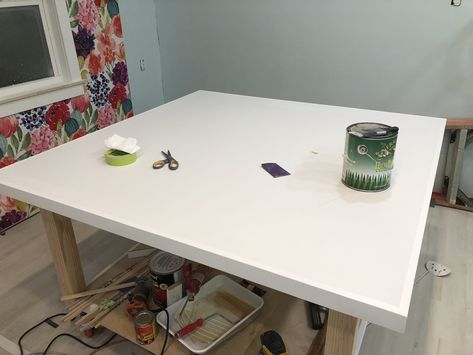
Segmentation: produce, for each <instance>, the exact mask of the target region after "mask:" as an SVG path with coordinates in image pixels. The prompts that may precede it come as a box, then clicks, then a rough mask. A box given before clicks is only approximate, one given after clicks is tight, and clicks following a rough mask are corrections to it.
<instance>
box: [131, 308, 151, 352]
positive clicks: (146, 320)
mask: <svg viewBox="0 0 473 355" xmlns="http://www.w3.org/2000/svg"><path fill="white" fill-rule="evenodd" d="M133 321H134V322H135V333H136V342H137V343H138V344H140V345H146V344H151V343H152V342H153V341H154V339H155V338H156V319H155V316H154V313H153V312H150V311H141V312H140V313H138V314H137V315H136V316H135V318H133Z"/></svg>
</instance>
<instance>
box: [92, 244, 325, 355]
mask: <svg viewBox="0 0 473 355" xmlns="http://www.w3.org/2000/svg"><path fill="white" fill-rule="evenodd" d="M143 247H144V246H143ZM140 260H142V258H136V259H131V260H130V259H128V258H126V257H125V258H123V259H122V260H121V261H120V262H118V263H116V264H115V265H113V266H112V267H111V268H110V269H109V270H107V272H105V273H104V274H103V275H101V276H100V277H99V278H98V279H97V280H95V281H94V282H93V283H92V284H91V285H90V287H91V288H93V287H99V286H100V284H101V283H103V282H104V280H107V279H108V278H110V276H111V275H114V274H116V273H118V272H120V270H123V269H125V268H127V267H129V266H130V265H132V264H133V263H136V262H139V261H140ZM220 273H222V272H220V271H217V270H212V271H211V272H210V273H209V278H211V277H213V276H215V275H217V274H220ZM226 275H227V276H230V277H232V278H234V279H236V280H238V279H237V278H235V277H233V276H231V275H228V274H226ZM264 290H265V291H267V292H266V294H265V295H264V296H263V299H264V301H265V304H264V306H263V308H262V310H261V311H260V312H259V313H258V314H257V316H256V317H255V319H254V320H253V321H252V322H251V323H250V324H248V326H246V327H245V328H244V329H242V330H240V331H239V332H237V333H236V334H235V335H234V336H232V337H231V338H230V339H228V340H226V341H224V342H223V343H222V344H220V345H219V346H217V347H216V348H215V350H212V351H210V352H208V353H207V354H210V355H218V354H228V355H232V354H235V355H237V354H238V355H241V354H248V355H249V354H257V353H258V351H259V348H260V340H259V337H260V335H261V334H262V333H263V332H265V331H267V330H270V329H274V330H276V331H277V332H278V333H279V334H280V335H281V336H282V337H283V339H284V342H285V343H286V347H287V349H288V353H290V354H306V353H307V352H308V350H309V348H310V346H311V343H312V341H313V339H314V337H315V336H316V334H317V331H315V330H313V329H311V328H310V327H309V324H310V321H309V319H308V309H307V305H306V303H305V302H304V301H303V300H301V299H298V298H295V297H291V296H289V295H286V294H284V293H281V292H278V291H275V290H272V289H269V288H266V287H264ZM125 310H126V302H124V303H122V304H121V305H120V306H118V307H117V308H116V309H114V310H113V311H112V312H110V313H109V314H108V315H107V316H106V317H105V318H104V319H103V320H102V322H101V324H102V325H103V326H104V327H106V328H107V329H110V330H111V331H113V332H115V333H117V334H119V335H121V336H122V337H124V338H126V339H128V340H130V341H133V342H134V341H135V330H134V326H133V322H132V321H131V320H130V319H128V318H127V317H126V315H125V314H126V313H125ZM164 334H165V331H164V330H163V329H162V328H161V327H159V330H158V338H157V339H156V340H155V341H154V342H153V343H152V344H150V345H145V346H143V348H145V349H147V350H148V351H150V352H152V353H158V354H159V352H160V351H161V347H162V344H163V341H164ZM168 344H169V345H168V347H167V350H166V355H181V354H189V351H188V350H187V348H185V347H184V346H183V345H182V344H181V343H179V342H178V341H176V340H175V339H174V338H173V337H172V336H169V337H168Z"/></svg>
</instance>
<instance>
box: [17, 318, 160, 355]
mask: <svg viewBox="0 0 473 355" xmlns="http://www.w3.org/2000/svg"><path fill="white" fill-rule="evenodd" d="M163 311H164V312H165V313H166V335H165V336H164V343H163V347H162V348H161V355H163V354H164V351H165V350H166V344H167V341H168V335H169V312H168V311H167V310H166V309H163ZM66 314H67V313H57V314H54V315H52V316H50V317H48V318H46V319H44V320H42V321H41V322H39V323H38V324H36V325H34V326H32V327H31V328H30V329H28V330H27V331H26V332H24V333H23V334H22V335H21V336H20V339H18V347H19V348H20V354H21V355H24V353H23V346H22V345H21V341H22V340H23V338H24V337H25V336H26V335H27V334H28V333H29V332H31V331H32V330H33V329H35V328H37V327H39V326H40V325H41V324H43V323H46V322H49V321H50V320H51V319H53V318H55V317H58V316H65V315H66ZM116 336H117V334H113V335H112V336H111V337H110V338H109V339H108V340H107V341H105V342H104V343H103V344H102V345H99V346H93V345H90V344H87V343H85V342H84V341H82V340H81V339H79V338H77V337H76V336H74V335H72V334H68V333H61V334H58V335H56V336H55V337H54V338H53V340H51V341H50V342H49V344H48V346H47V347H46V349H45V350H44V351H43V355H46V354H47V352H48V350H49V348H50V347H51V346H52V345H53V343H54V342H55V341H56V340H57V339H59V338H61V337H68V338H72V339H74V340H76V341H77V342H79V343H81V344H82V345H84V346H86V347H88V348H90V349H95V350H97V349H100V348H102V347H104V346H105V345H107V344H108V343H110V342H111V341H112V339H113V338H115V337H116Z"/></svg>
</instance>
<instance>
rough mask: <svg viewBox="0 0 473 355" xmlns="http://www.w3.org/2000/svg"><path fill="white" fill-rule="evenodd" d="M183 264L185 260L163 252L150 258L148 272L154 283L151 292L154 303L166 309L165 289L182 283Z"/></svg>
mask: <svg viewBox="0 0 473 355" xmlns="http://www.w3.org/2000/svg"><path fill="white" fill-rule="evenodd" d="M185 262H186V259H184V258H181V257H180V256H177V255H173V254H171V253H167V252H165V251H161V252H159V253H157V254H156V255H155V256H153V257H152V258H151V260H150V262H149V272H150V276H151V279H152V280H153V283H154V285H153V287H152V289H151V292H152V295H153V300H154V301H155V303H159V304H161V305H162V306H163V307H167V293H166V289H167V288H168V287H169V286H172V285H174V284H176V283H181V284H183V283H184V273H183V267H184V264H185ZM183 289H184V287H183Z"/></svg>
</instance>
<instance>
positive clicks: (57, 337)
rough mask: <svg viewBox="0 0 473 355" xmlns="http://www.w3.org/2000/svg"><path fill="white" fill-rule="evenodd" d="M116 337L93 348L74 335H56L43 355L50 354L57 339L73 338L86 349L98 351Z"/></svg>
mask: <svg viewBox="0 0 473 355" xmlns="http://www.w3.org/2000/svg"><path fill="white" fill-rule="evenodd" d="M116 336H117V334H113V335H112V336H111V337H110V338H109V339H108V340H107V341H106V342H105V343H103V344H102V345H98V346H93V345H90V344H87V343H86V342H84V341H82V340H80V339H79V338H78V337H76V336H74V335H72V334H68V333H61V334H58V335H56V336H55V337H54V338H53V340H51V341H50V342H49V344H48V346H47V347H46V350H44V351H43V355H46V354H47V353H48V350H49V348H50V347H51V346H52V345H53V343H54V342H55V341H56V340H57V339H59V338H61V337H68V338H72V339H74V340H76V341H78V342H79V343H81V344H82V345H84V346H86V347H88V348H91V349H95V350H97V349H100V348H103V347H104V346H105V345H107V344H108V343H110V342H111V341H112V340H113V338H115V337H116Z"/></svg>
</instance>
